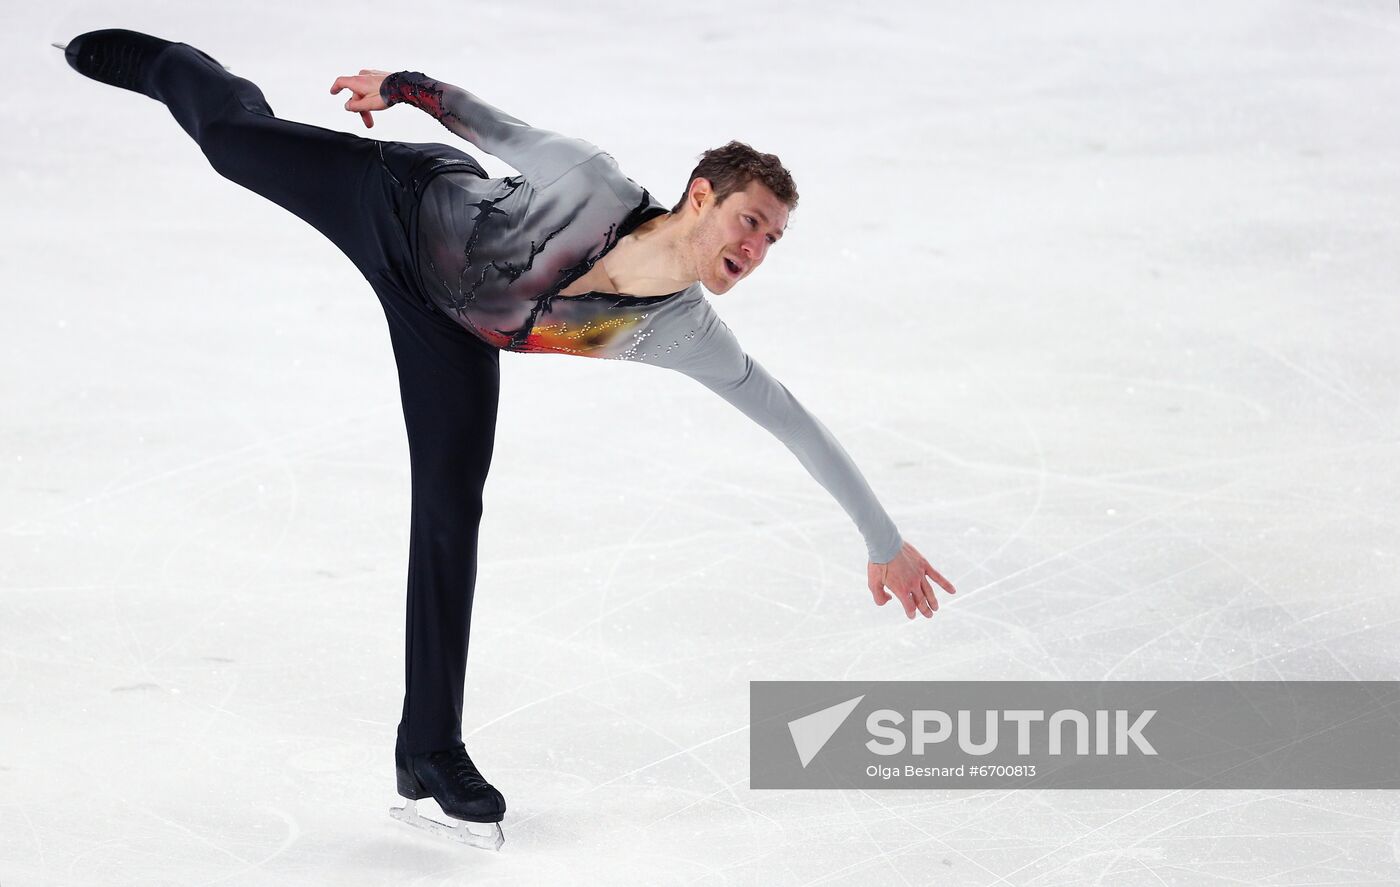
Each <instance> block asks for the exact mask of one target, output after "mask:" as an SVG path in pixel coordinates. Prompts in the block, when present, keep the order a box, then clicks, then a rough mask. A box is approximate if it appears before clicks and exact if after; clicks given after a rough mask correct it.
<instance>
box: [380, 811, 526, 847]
mask: <svg viewBox="0 0 1400 887" xmlns="http://www.w3.org/2000/svg"><path fill="white" fill-rule="evenodd" d="M389 815H390V816H392V817H393V818H394V819H397V820H398V821H399V822H402V823H405V824H406V825H411V826H413V827H414V828H420V829H423V830H424V831H427V832H432V833H433V834H435V835H441V836H443V837H445V838H451V839H452V840H454V841H460V842H461V843H463V844H470V845H471V846H473V847H478V848H480V849H482V850H500V849H501V845H502V844H504V843H505V842H506V836H505V833H504V832H502V831H501V824H500V823H499V822H467V821H465V820H456V825H447V824H446V823H442V822H438V821H437V820H436V819H429V818H428V817H426V816H423V815H421V814H419V812H418V802H417V801H406V802H405V803H404V805H403V806H402V807H390V808H389Z"/></svg>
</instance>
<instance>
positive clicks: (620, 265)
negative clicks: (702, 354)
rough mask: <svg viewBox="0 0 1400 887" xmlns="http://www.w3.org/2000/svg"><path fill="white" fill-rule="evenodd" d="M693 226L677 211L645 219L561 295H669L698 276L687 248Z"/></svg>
mask: <svg viewBox="0 0 1400 887" xmlns="http://www.w3.org/2000/svg"><path fill="white" fill-rule="evenodd" d="M690 227H692V226H691V225H687V224H686V222H685V218H684V216H680V215H677V214H676V213H666V214H665V215H661V216H657V217H656V218H654V219H650V220H648V221H646V222H643V223H642V224H641V225H639V226H637V228H636V229H635V230H634V231H632V233H630V234H628V235H627V236H626V237H623V238H622V239H621V240H619V241H618V243H617V246H614V247H613V248H612V249H611V250H609V251H608V252H607V254H606V255H604V256H603V258H602V259H600V260H599V261H598V262H596V263H595V264H594V265H593V267H592V269H590V270H589V272H588V273H587V274H585V275H583V276H582V277H580V278H579V279H577V280H575V281H574V282H573V283H572V284H570V285H569V286H568V287H567V288H566V289H564V290H563V291H562V292H561V293H560V295H563V296H576V295H583V294H586V293H617V294H619V295H628V296H640V297H647V296H669V295H671V294H672V293H675V292H679V291H681V290H683V289H685V288H687V287H689V286H690V285H691V284H693V283H695V282H696V281H697V280H699V275H698V274H696V272H695V261H694V259H693V258H692V257H691V255H690V251H689V250H688V249H687V247H688V244H689V234H690V231H689V228H690Z"/></svg>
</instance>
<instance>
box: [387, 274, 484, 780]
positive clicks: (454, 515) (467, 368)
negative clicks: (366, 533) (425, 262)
mask: <svg viewBox="0 0 1400 887" xmlns="http://www.w3.org/2000/svg"><path fill="white" fill-rule="evenodd" d="M381 300H382V301H383V302H384V304H385V308H386V313H388V314H389V315H390V319H389V330H390V335H391V338H392V340H393V345H394V357H395V359H396V360H397V362H398V368H399V391H400V394H401V396H402V399H403V414H404V425H405V428H406V430H407V432H408V449H409V459H410V462H411V466H412V487H413V504H412V526H411V529H410V534H409V564H408V618H407V637H406V650H405V653H406V657H407V661H406V682H407V688H406V692H405V695H404V704H403V719H402V721H401V723H400V724H399V735H398V747H399V750H400V751H401V752H403V753H407V754H419V753H423V752H429V751H438V750H441V749H446V748H450V747H453V746H456V745H459V744H460V743H461V726H462V690H463V685H464V682H465V676H466V663H467V638H468V633H469V632H470V629H471V610H472V597H473V593H474V589H475V585H476V545H477V528H478V526H479V525H480V522H481V510H482V503H481V496H482V489H483V487H484V486H485V483H486V474H487V471H488V470H489V469H490V466H491V455H492V451H493V449H494V446H495V435H496V406H497V401H498V397H499V391H500V375H499V372H500V370H499V357H500V352H499V351H498V350H496V349H495V348H492V347H491V346H489V345H487V344H486V343H484V342H481V341H480V340H478V339H475V338H474V337H472V336H471V335H470V334H468V333H466V332H465V331H464V330H462V329H461V328H460V327H455V325H454V326H445V325H444V326H439V325H438V324H429V323H422V322H418V321H415V320H413V319H412V318H413V317H416V315H414V314H413V313H412V312H408V316H407V317H406V318H405V319H403V320H396V318H395V313H396V310H395V309H396V308H397V307H398V306H400V305H401V304H402V303H401V302H400V301H397V300H389V299H383V298H382V297H381ZM406 310H407V309H406V308H405V311H406Z"/></svg>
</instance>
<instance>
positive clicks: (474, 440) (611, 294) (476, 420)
mask: <svg viewBox="0 0 1400 887" xmlns="http://www.w3.org/2000/svg"><path fill="white" fill-rule="evenodd" d="M55 45H57V44H55ZM60 48H63V49H64V50H65V56H66V58H67V60H68V63H69V64H70V65H71V66H72V67H73V68H74V69H75V70H77V71H78V72H79V73H81V74H84V75H85V76H87V77H90V78H92V79H95V80H98V81H100V82H103V83H107V84H110V85H114V86H119V87H122V88H124V89H128V90H132V91H135V92H139V93H142V94H143V95H146V96H149V97H151V98H153V99H156V100H158V101H160V102H163V103H164V104H165V105H166V107H167V108H169V110H170V112H171V114H173V115H174V117H175V119H176V121H177V122H178V123H179V124H180V126H182V127H183V128H184V129H185V131H186V132H187V133H189V135H190V136H191V137H192V138H193V139H194V140H195V142H196V143H198V145H199V147H200V149H201V150H202V151H203V152H204V154H205V156H206V157H207V158H208V159H209V162H210V164H211V165H212V166H213V167H214V169H215V170H216V171H218V172H219V174H220V175H222V176H224V177H225V178H228V179H230V180H232V181H234V182H236V183H238V184H240V185H242V186H243V187H245V188H248V189H250V190H252V191H254V192H256V193H258V194H261V195H262V196H264V197H266V198H268V199H269V200H271V201H273V202H275V203H277V204H278V205H280V206H282V207H283V208H285V209H287V210H289V211H291V212H293V213H295V214H296V215H297V216H299V217H300V218H302V219H304V220H305V221H307V222H308V223H310V224H311V225H312V226H314V227H315V228H316V229H317V230H318V231H320V232H321V233H322V234H324V235H325V236H326V237H328V238H330V240H331V241H332V242H334V243H335V244H336V246H338V247H339V248H340V249H341V250H342V251H343V252H344V253H345V254H346V255H347V256H348V257H349V258H350V260H351V261H352V262H354V263H355V265H356V267H357V268H359V270H360V271H361V272H362V273H363V274H364V276H365V278H366V279H367V280H368V281H369V283H370V285H371V287H372V288H373V289H374V292H375V294H376V295H377V296H378V297H379V301H380V303H381V305H382V306H383V309H384V314H385V318H386V319H387V321H388V324H389V333H390V340H391V343H392V345H393V349H394V357H395V362H396V365H397V369H398V376H399V388H400V394H401V399H402V402H403V413H404V424H405V427H406V430H407V435H408V444H409V456H410V464H411V469H412V481H411V483H412V522H411V529H410V542H409V568H408V607H407V632H406V645H405V646H406V649H405V653H406V669H405V684H406V687H405V693H404V704H403V713H402V718H401V721H400V724H399V729H398V737H397V742H396V747H395V764H396V770H397V775H398V791H399V793H400V794H401V795H403V796H404V797H406V798H408V799H409V802H408V804H407V805H406V806H405V808H403V809H401V810H399V811H397V812H398V814H399V817H400V818H405V819H407V820H409V821H413V822H414V824H418V825H424V824H425V821H424V820H421V819H419V818H417V817H416V813H415V812H414V809H413V801H414V800H417V799H420V798H424V797H428V796H431V797H432V798H434V799H435V800H436V801H437V802H438V803H439V804H440V805H441V807H442V809H443V811H444V812H445V813H446V814H447V815H448V816H450V817H452V818H454V819H457V820H460V821H462V823H463V825H462V826H459V827H458V828H457V829H455V830H454V831H455V836H456V837H458V838H460V839H461V840H465V841H467V842H469V843H476V844H478V845H484V846H493V847H499V846H500V842H501V840H502V839H503V838H502V835H501V831H500V825H499V823H500V822H501V820H502V819H503V817H504V814H505V807H506V805H505V799H504V797H503V796H502V795H501V793H500V792H499V791H497V790H496V789H495V788H494V787H493V786H492V785H491V784H490V783H488V782H487V781H486V780H485V779H484V778H483V777H482V775H481V773H480V772H479V770H478V769H477V768H476V766H475V764H473V762H472V760H471V758H470V757H469V756H468V755H467V753H466V749H465V748H464V747H463V744H462V739H461V724H462V691H463V684H464V680H465V674H466V661H467V639H468V634H469V630H470V620H471V607H472V596H473V592H474V586H475V580H476V563H477V562H476V543H477V528H478V525H479V522H480V518H481V508H482V503H481V494H482V489H483V485H484V484H485V481H486V474H487V470H488V468H489V466H490V462H491V454H492V447H493V441H494V434H495V420H496V406H497V397H498V391H499V387H498V386H499V364H498V361H499V354H500V351H502V350H507V351H519V352H556V353H568V354H577V355H581V356H585V357H600V358H613V359H619V360H630V361H637V362H643V363H650V364H654V365H656V366H661V367H666V368H669V369H674V370H678V371H680V372H683V373H686V374H687V375H689V376H691V377H693V378H695V379H696V380H698V381H699V382H700V383H701V384H703V385H705V386H707V387H708V388H710V389H711V390H713V391H715V392H716V393H717V394H719V395H720V396H721V397H723V398H724V399H726V400H727V401H729V402H730V403H732V404H733V405H734V406H736V407H737V408H739V409H740V410H741V411H743V412H744V413H745V414H746V415H747V416H749V417H750V418H751V419H753V420H754V421H756V422H758V423H759V424H761V425H762V426H763V427H765V428H767V429H768V430H769V431H770V432H772V433H773V434H774V435H775V436H776V437H778V438H779V439H780V440H781V441H782V442H783V443H784V444H785V445H786V446H787V447H788V448H789V449H790V450H791V451H792V452H793V453H794V454H795V455H796V456H797V458H798V460H799V461H800V462H801V463H802V465H803V467H805V468H806V469H807V470H808V472H810V473H811V475H812V476H813V477H814V478H815V479H816V480H817V481H818V482H819V483H821V484H822V486H824V487H825V488H826V489H827V490H828V491H829V492H830V493H831V494H832V496H833V497H834V498H835V499H836V501H837V502H838V503H839V504H840V505H841V507H842V508H843V509H845V511H846V512H847V514H848V515H850V517H851V518H852V520H853V521H854V522H855V524H856V526H857V528H858V529H859V530H860V532H861V533H862V535H863V536H864V538H865V542H866V548H867V552H868V554H869V560H870V562H869V564H868V567H867V579H868V585H869V589H870V592H871V594H872V595H873V597H874V600H875V603H877V604H880V605H883V604H885V603H887V602H888V601H889V600H890V593H891V592H892V593H893V595H894V597H896V598H898V599H899V601H900V603H901V604H903V606H904V611H905V614H906V615H907V616H908V618H910V619H913V618H914V614H915V612H921V613H923V615H924V616H926V617H928V616H932V614H933V611H934V610H936V609H938V602H937V600H936V598H935V597H934V592H933V585H932V583H937V584H938V585H940V586H941V587H942V588H943V589H944V590H946V591H947V592H949V593H952V592H953V591H954V588H953V586H952V584H951V583H949V582H948V580H946V579H944V578H943V577H942V576H941V575H939V574H938V572H937V571H935V570H934V569H933V567H932V566H930V565H929V563H928V561H927V560H925V559H924V558H923V556H922V555H920V554H919V552H918V551H917V550H916V549H915V548H914V547H913V546H912V545H910V544H909V543H907V542H905V541H904V540H903V539H902V538H901V537H900V534H899V532H898V530H897V529H896V528H895V525H894V523H893V522H892V521H891V520H890V518H889V515H888V514H886V512H885V510H884V509H883V508H882V507H881V506H880V503H879V501H878V500H877V499H876V498H875V494H874V493H873V492H872V491H871V489H870V486H869V485H868V484H867V483H866V481H865V479H864V478H863V477H862V475H861V473H860V471H859V470H858V469H857V468H856V466H855V465H854V463H853V462H852V461H851V459H850V457H849V456H848V455H847V454H846V452H845V450H843V449H842V447H841V445H840V444H839V443H837V441H836V439H835V438H834V437H832V435H831V433H830V432H829V431H828V430H827V429H826V427H825V426H824V425H822V424H821V423H820V422H819V421H817V419H816V418H814V417H813V416H812V415H811V414H810V413H808V412H807V411H806V409H804V408H803V406H802V405H801V404H800V403H799V402H798V401H797V399H796V398H794V397H793V396H792V394H791V393H790V392H789V391H788V390H787V389H786V388H785V387H783V386H782V385H781V384H779V383H778V382H777V381H776V380H775V379H774V378H773V377H772V376H770V375H769V374H768V372H767V371H766V370H764V368H763V367H762V366H760V365H759V364H758V363H757V362H756V361H754V360H753V359H751V358H750V357H749V356H748V355H747V354H746V353H745V352H744V351H743V349H742V348H740V347H739V344H738V342H737V340H736V339H735V337H734V335H733V334H732V333H731V332H730V331H729V328H728V327H727V326H726V325H725V324H724V323H723V322H722V321H721V320H720V319H719V317H718V316H717V315H716V314H715V313H714V311H713V309H712V308H711V307H710V304H709V302H708V301H707V300H706V298H705V296H704V294H703V293H702V291H701V286H702V285H703V287H704V288H705V289H708V290H709V291H710V292H711V293H715V294H722V293H725V292H728V291H729V290H730V289H731V288H732V287H733V286H734V285H735V284H737V283H738V282H739V281H740V280H742V279H744V278H745V277H747V276H749V275H750V274H752V273H753V272H754V270H755V269H757V268H758V266H759V265H760V264H762V262H763V260H764V257H765V256H766V255H767V252H768V249H769V248H770V247H771V246H772V245H773V244H775V243H777V241H778V240H779V239H781V238H782V236H783V229H784V228H785V227H786V224H787V217H788V213H789V212H790V211H791V210H792V209H793V208H794V207H795V206H796V204H797V190H796V188H795V186H794V184H793V181H792V177H791V175H790V174H789V173H788V171H787V170H786V169H785V168H784V167H783V165H782V163H781V162H780V161H779V160H778V158H777V157H775V156H773V155H772V154H763V153H759V152H758V151H755V150H754V149H753V148H751V147H749V146H748V145H745V144H743V143H740V142H730V143H729V144H727V145H725V146H723V147H721V148H717V149H714V150H711V151H707V152H705V154H704V155H703V156H702V158H701V160H700V163H699V165H698V166H697V167H696V168H695V170H694V171H693V172H692V174H691V176H690V179H689V180H688V182H687V184H686V188H685V192H684V194H683V195H682V196H681V199H680V201H679V202H678V203H677V204H676V205H675V206H674V207H672V208H671V209H670V210H669V211H668V210H667V209H666V207H664V206H663V205H661V204H660V203H659V202H658V201H657V200H656V199H655V198H654V197H653V196H652V195H651V194H650V193H649V192H648V191H647V190H646V189H645V188H642V187H641V186H639V185H638V184H637V183H636V182H634V181H632V180H631V179H630V178H628V177H627V176H625V175H624V174H623V173H622V171H621V170H620V169H619V168H618V166H617V163H616V162H615V161H614V160H613V158H612V157H611V156H610V155H609V154H607V153H606V152H605V151H603V150H602V149H600V148H598V147H597V146H596V145H593V144H590V143H589V142H586V141H583V140H581V139H575V138H568V137H565V136H562V135H559V134H558V133H554V132H550V131H547V130H542V129H538V128H535V127H532V126H529V125H527V124H525V123H523V122H521V121H520V120H518V119H516V118H514V117H512V116H510V115H509V114H506V113H504V112H502V111H500V110H498V109H497V108H494V107H492V106H491V105H489V104H487V103H486V102H484V101H482V100H481V99H479V98H477V97H476V96H475V95H473V94H471V93H470V92H467V91H466V90H463V89H459V88H458V87H455V86H452V85H450V84H447V83H443V82H441V81H438V80H434V79H432V78H429V77H426V76H424V75H423V74H421V73H417V72H411V71H400V72H396V73H392V74H390V73H388V72H384V71H374V70H362V71H361V72H360V73H359V74H358V75H353V76H345V77H338V78H336V80H335V82H334V83H333V84H332V85H331V89H330V91H331V93H333V94H335V93H339V92H341V91H344V90H349V91H350V93H351V97H350V99H349V100H348V101H347V102H346V104H345V108H346V109H347V110H348V111H351V112H353V113H357V114H359V115H361V117H362V118H363V121H364V123H365V125H366V126H367V127H368V126H372V125H373V117H372V113H373V112H376V111H383V110H385V109H387V108H388V107H390V106H391V105H394V104H399V103H406V104H411V105H413V106H415V107H417V108H420V109H422V110H424V111H426V112H428V113H430V114H432V115H433V116H434V117H435V118H437V119H438V120H439V121H440V122H442V124H443V125H444V126H446V127H447V129H448V130H450V131H451V132H453V133H455V134H456V135H458V136H461V137H462V138H463V139H465V140H467V141H468V142H470V143H472V144H473V145H475V146H476V147H478V148H480V149H481V150H483V151H486V152H488V153H490V154H493V155H495V156H497V157H499V158H500V159H502V160H503V161H505V162H506V163H509V164H510V165H511V166H512V167H514V168H515V169H516V170H518V171H519V175H515V176H509V177H506V178H499V179H492V178H488V177H487V175H486V173H485V172H484V171H483V170H482V168H481V167H480V165H479V164H478V163H477V162H476V161H475V160H474V159H473V158H472V157H471V156H469V155H468V154H466V153H464V152H462V151H460V150H458V149H456V148H453V147H450V146H447V145H442V144H437V143H425V144H419V143H403V142H394V141H378V140H375V139H368V138H361V137H359V136H354V135H350V134H348V133H342V132H335V131H332V130H328V129H322V128H320V127H316V126H308V125H305V124H301V123H296V122H293V121H289V120H281V119H279V118H277V117H276V116H274V115H273V112H272V109H271V108H270V107H269V106H268V104H267V100H266V99H265V98H264V96H263V94H262V92H261V91H260V90H259V89H258V87H257V86H256V85H254V84H253V83H252V82H250V81H248V80H246V79H244V78H241V77H238V76H235V75H234V74H232V73H230V72H229V71H228V70H226V69H225V68H224V66H223V65H222V64H220V63H219V62H217V61H215V60H214V59H213V58H212V57H210V56H209V55H207V54H205V53H204V52H202V51H200V50H198V49H195V48H194V47H192V46H189V45H188V44H184V43H174V42H171V41H167V40H162V39H160V38H158V37H152V36H150V35H147V34H141V33H137V32H134V31H126V30H120V29H109V30H102V31H93V32H90V33H87V34H83V35H81V36H79V37H76V38H74V39H73V40H72V41H70V42H69V43H68V44H67V46H66V47H60ZM886 589H888V591H887V590H886ZM427 822H430V821H427ZM466 823H486V824H494V825H493V826H491V827H488V828H487V829H486V831H487V834H486V835H485V837H475V836H473V835H472V834H471V833H469V832H466V831H464V829H465V828H466V826H465V824H466ZM428 827H431V826H428ZM478 831H480V829H479V830H478Z"/></svg>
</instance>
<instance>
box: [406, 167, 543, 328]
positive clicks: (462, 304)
mask: <svg viewBox="0 0 1400 887" xmlns="http://www.w3.org/2000/svg"><path fill="white" fill-rule="evenodd" d="M504 181H505V182H506V184H508V185H509V186H510V190H508V191H506V192H505V193H504V194H502V195H500V196H499V197H492V198H486V199H483V200H479V201H477V202H476V203H469V204H467V205H468V206H472V207H476V210H477V214H476V216H475V217H474V218H473V219H472V230H471V236H469V237H468V238H467V242H466V245H465V246H463V248H462V273H461V274H459V275H458V276H457V288H456V290H455V295H453V296H452V297H451V298H450V300H449V302H448V305H447V307H448V308H450V309H452V310H453V311H455V312H457V314H458V316H464V315H465V312H466V309H467V306H468V305H470V304H471V303H472V302H475V301H476V292H477V290H479V289H480V288H481V285H482V284H483V283H485V282H486V272H487V271H489V270H490V269H491V268H492V267H493V264H494V263H491V264H488V265H486V266H485V267H483V268H482V269H481V271H480V273H478V274H477V276H476V281H475V282H474V283H472V285H471V289H470V290H464V288H463V282H464V281H465V280H466V276H467V272H468V271H470V270H471V267H472V251H473V250H474V249H475V248H476V245H477V242H478V241H479V240H480V239H481V235H482V232H483V229H484V227H485V224H486V221H487V220H488V219H490V218H491V217H492V216H503V217H504V216H507V215H508V214H507V213H506V211H505V210H503V209H501V208H500V207H499V206H498V204H500V203H502V202H504V201H505V200H507V199H508V198H510V197H511V196H512V195H513V194H515V192H516V191H517V190H519V188H520V186H521V184H522V183H523V179H521V178H519V177H517V176H511V177H510V178H507V179H504ZM533 259H534V257H533V256H531V260H532V261H533ZM428 264H429V265H430V266H432V265H433V262H432V260H431V259H429V260H428ZM433 271H434V273H436V272H437V269H436V267H434V268H433ZM438 280H440V281H441V282H442V285H443V288H444V289H446V290H448V291H449V293H450V292H453V290H452V287H451V286H449V285H448V283H447V281H446V280H443V279H442V277H441V275H438Z"/></svg>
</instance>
